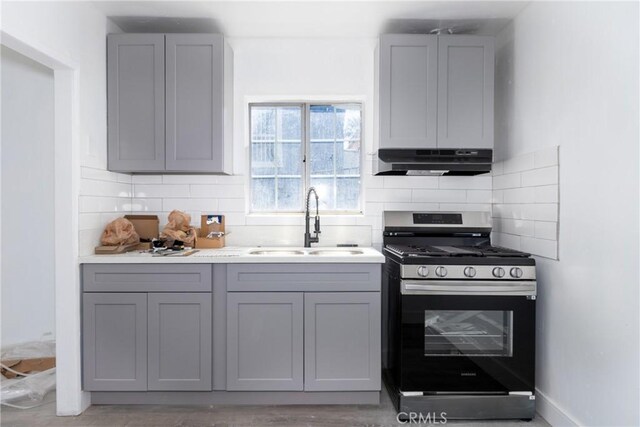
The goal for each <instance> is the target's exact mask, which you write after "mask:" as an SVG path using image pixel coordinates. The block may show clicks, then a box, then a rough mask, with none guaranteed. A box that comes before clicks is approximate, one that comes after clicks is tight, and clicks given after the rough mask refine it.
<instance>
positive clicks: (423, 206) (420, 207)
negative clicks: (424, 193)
mask: <svg viewBox="0 0 640 427" xmlns="http://www.w3.org/2000/svg"><path fill="white" fill-rule="evenodd" d="M384 210H385V211H438V210H440V204H439V203H428V202H391V203H385V204H384Z"/></svg>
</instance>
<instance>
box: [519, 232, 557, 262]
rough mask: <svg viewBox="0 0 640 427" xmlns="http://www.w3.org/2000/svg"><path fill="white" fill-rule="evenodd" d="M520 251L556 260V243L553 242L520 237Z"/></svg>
mask: <svg viewBox="0 0 640 427" xmlns="http://www.w3.org/2000/svg"><path fill="white" fill-rule="evenodd" d="M520 245H521V249H522V250H523V251H525V252H529V253H531V254H534V255H539V256H542V257H545V258H551V259H558V243H557V242H556V241H554V240H544V239H536V238H535V237H522V238H521V239H520Z"/></svg>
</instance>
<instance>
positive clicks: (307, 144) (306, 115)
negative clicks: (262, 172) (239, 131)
mask: <svg viewBox="0 0 640 427" xmlns="http://www.w3.org/2000/svg"><path fill="white" fill-rule="evenodd" d="M317 105H320V106H333V107H339V106H358V107H359V109H360V156H359V165H358V171H359V175H358V178H359V179H360V184H359V188H358V193H359V197H358V207H357V208H356V209H353V210H320V213H321V214H324V215H362V213H363V209H362V207H363V205H364V201H363V200H362V198H363V186H364V183H363V169H362V168H363V165H364V162H363V159H364V141H363V132H364V124H363V121H364V108H363V103H362V102H360V101H335V102H334V101H318V102H314V101H304V102H286V101H278V102H250V103H249V105H248V107H249V108H248V110H249V111H248V117H249V131H248V137H249V156H248V160H249V161H248V177H249V200H248V209H249V214H250V215H290V214H303V213H304V211H305V206H304V202H305V197H306V193H307V190H308V188H309V185H310V183H311V168H310V167H308V165H309V162H307V159H309V158H310V156H311V129H310V128H311V126H309V123H310V120H311V106H317ZM253 107H267V108H269V107H274V108H277V107H299V108H300V109H301V111H300V115H301V120H302V138H301V139H302V141H301V144H300V145H301V151H302V152H301V158H302V166H301V167H302V185H301V187H302V188H301V189H302V191H301V194H300V200H301V202H302V203H301V209H300V210H264V211H260V210H253V207H252V202H253V178H254V176H253V175H252V174H251V162H252V159H253V153H252V150H253V140H252V136H253V133H252V130H253V126H252V123H251V117H252V114H251V110H252V108H253ZM276 125H277V122H276ZM276 136H277V129H276ZM274 149H275V147H274ZM328 176H331V177H332V178H333V180H334V182H335V179H336V178H338V175H336V174H335V158H334V174H333V175H328ZM345 177H347V176H345ZM275 179H276V194H277V191H278V190H277V188H278V187H277V179H278V176H277V175H276V176H275ZM334 190H335V189H334ZM335 194H336V192H335V191H334V197H335ZM313 206H314V207H315V205H313Z"/></svg>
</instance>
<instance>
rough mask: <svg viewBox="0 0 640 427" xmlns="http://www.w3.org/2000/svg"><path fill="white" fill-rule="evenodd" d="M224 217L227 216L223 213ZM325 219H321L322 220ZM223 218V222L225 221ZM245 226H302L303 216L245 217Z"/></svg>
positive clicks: (255, 215)
mask: <svg viewBox="0 0 640 427" xmlns="http://www.w3.org/2000/svg"><path fill="white" fill-rule="evenodd" d="M225 215H227V214H226V213H225ZM324 219H325V218H324V217H323V218H322V220H324ZM226 220H227V219H226V216H225V221H226ZM245 224H246V225H264V226H276V225H304V216H303V215H258V214H252V215H247V216H246V217H245Z"/></svg>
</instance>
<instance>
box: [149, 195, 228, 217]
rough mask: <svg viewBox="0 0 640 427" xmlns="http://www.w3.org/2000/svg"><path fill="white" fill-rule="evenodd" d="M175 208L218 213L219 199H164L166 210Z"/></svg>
mask: <svg viewBox="0 0 640 427" xmlns="http://www.w3.org/2000/svg"><path fill="white" fill-rule="evenodd" d="M174 209H178V210H181V211H185V210H186V211H201V212H207V213H209V212H210V213H216V212H218V199H195V198H189V199H162V210H163V211H164V212H171V211H172V210H174ZM198 216H199V215H198Z"/></svg>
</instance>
